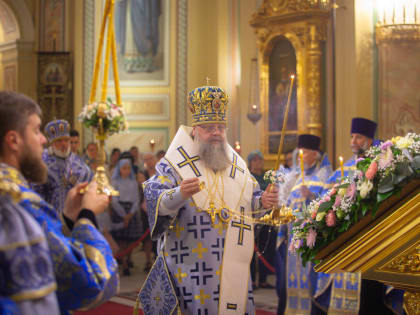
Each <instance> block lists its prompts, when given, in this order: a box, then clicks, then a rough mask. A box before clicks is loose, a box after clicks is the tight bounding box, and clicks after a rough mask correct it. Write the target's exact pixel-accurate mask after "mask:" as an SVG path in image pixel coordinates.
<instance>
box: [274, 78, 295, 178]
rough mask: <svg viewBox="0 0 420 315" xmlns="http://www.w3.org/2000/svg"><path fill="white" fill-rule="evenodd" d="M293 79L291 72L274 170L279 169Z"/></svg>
mask: <svg viewBox="0 0 420 315" xmlns="http://www.w3.org/2000/svg"><path fill="white" fill-rule="evenodd" d="M294 81H295V76H294V75H293V74H292V75H291V76H290V87H289V95H288V96H287V103H286V109H285V111H284V117H283V128H282V129H281V134H280V144H279V151H278V152H277V161H276V166H275V168H274V169H275V170H278V169H279V166H280V157H281V154H282V152H283V143H284V138H285V134H286V125H287V117H288V115H289V107H290V100H291V98H292V90H293V82H294Z"/></svg>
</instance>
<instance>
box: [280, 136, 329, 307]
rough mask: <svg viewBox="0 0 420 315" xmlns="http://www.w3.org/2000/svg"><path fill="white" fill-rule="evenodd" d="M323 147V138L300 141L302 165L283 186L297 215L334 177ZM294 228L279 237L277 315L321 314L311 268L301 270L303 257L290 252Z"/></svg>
mask: <svg viewBox="0 0 420 315" xmlns="http://www.w3.org/2000/svg"><path fill="white" fill-rule="evenodd" d="M320 143H321V138H319V137H318V136H315V135H310V134H302V135H299V137H298V150H302V153H303V154H302V155H300V157H299V161H298V162H297V163H296V162H295V163H294V169H292V170H291V173H290V175H288V176H287V177H286V179H287V180H286V182H285V183H284V184H283V185H284V186H289V187H292V188H291V190H290V194H289V196H288V199H287V201H286V203H287V205H288V206H289V207H291V208H292V209H293V210H294V211H301V209H302V207H305V206H307V205H309V203H310V202H311V200H313V199H314V198H316V197H318V196H319V195H320V194H322V192H323V191H324V182H325V180H326V179H327V178H328V176H329V175H330V173H331V164H330V162H329V160H328V157H327V155H326V154H325V153H322V152H321V151H320V150H319V148H320ZM301 158H302V159H303V165H304V174H303V176H302V173H301V168H300V167H299V165H301V164H300V163H301V161H300V159H301ZM290 182H292V183H294V184H291V183H290ZM281 190H282V188H281ZM283 194H284V193H283ZM291 228H292V224H289V225H283V226H281V227H280V231H279V235H278V242H277V244H278V250H277V261H276V273H277V293H278V295H279V307H278V314H283V312H284V313H285V314H322V310H321V309H319V308H318V307H317V305H316V304H315V303H314V302H313V299H312V298H313V294H314V289H315V286H316V280H317V274H316V273H315V272H314V270H313V266H312V264H310V263H308V264H306V266H305V267H304V266H302V261H301V259H300V257H299V256H297V255H296V254H295V253H292V252H290V251H288V246H287V244H288V242H289V241H290V238H291V233H290V232H291Z"/></svg>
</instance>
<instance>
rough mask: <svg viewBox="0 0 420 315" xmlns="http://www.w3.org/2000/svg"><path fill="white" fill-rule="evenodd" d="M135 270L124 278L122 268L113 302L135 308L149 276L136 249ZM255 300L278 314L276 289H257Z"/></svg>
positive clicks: (272, 276)
mask: <svg viewBox="0 0 420 315" xmlns="http://www.w3.org/2000/svg"><path fill="white" fill-rule="evenodd" d="M132 259H133V263H134V268H131V269H130V271H131V275H130V276H123V275H122V269H121V268H120V280H121V281H120V292H119V294H118V295H117V296H116V297H113V298H112V299H111V301H113V302H117V303H120V304H124V305H129V306H134V300H135V297H136V294H135V292H138V290H139V289H140V288H141V286H142V285H143V282H144V280H145V279H146V276H147V274H146V273H145V272H144V271H143V268H144V266H145V258H144V253H143V252H142V251H140V249H139V248H136V249H134V251H133V255H132ZM267 282H268V283H270V284H272V285H275V276H274V275H270V276H268V280H267ZM254 300H255V304H256V307H257V308H258V309H263V310H265V311H269V312H273V314H275V313H276V312H277V301H278V299H277V295H276V290H275V289H257V290H255V291H254Z"/></svg>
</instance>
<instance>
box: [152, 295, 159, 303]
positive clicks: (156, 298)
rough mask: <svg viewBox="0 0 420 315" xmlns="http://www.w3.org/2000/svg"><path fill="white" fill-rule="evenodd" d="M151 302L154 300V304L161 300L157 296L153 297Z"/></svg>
mask: <svg viewBox="0 0 420 315" xmlns="http://www.w3.org/2000/svg"><path fill="white" fill-rule="evenodd" d="M153 300H155V301H156V302H159V301H160V300H161V298H160V297H159V296H155V297H154V298H153Z"/></svg>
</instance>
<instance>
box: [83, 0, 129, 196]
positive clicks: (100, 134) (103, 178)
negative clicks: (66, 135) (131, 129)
mask: <svg viewBox="0 0 420 315" xmlns="http://www.w3.org/2000/svg"><path fill="white" fill-rule="evenodd" d="M114 2H115V0H107V1H106V4H105V9H104V15H103V18H102V25H101V31H100V35H99V45H98V51H97V53H96V59H95V68H94V74H93V80H92V88H91V91H90V98H89V104H93V103H95V99H96V91H97V86H98V78H99V69H100V66H101V56H102V49H103V46H104V37H105V31H106V28H107V27H106V26H108V28H107V40H106V49H105V62H104V70H103V80H102V93H101V99H100V102H99V105H98V111H97V115H98V117H99V121H98V125H97V126H94V127H95V128H94V129H95V133H96V139H98V141H99V161H98V166H97V168H96V172H95V176H94V180H95V181H96V182H97V185H98V186H97V192H98V193H99V194H105V195H108V196H118V195H119V192H118V191H116V190H115V189H114V188H113V187H112V185H111V183H110V181H109V179H108V175H107V171H106V165H105V140H106V139H107V138H108V136H109V133H108V131H107V130H106V129H105V128H104V121H103V120H104V118H106V114H105V111H104V110H101V109H103V108H101V103H105V102H106V97H107V86H108V73H109V60H110V54H111V53H112V65H113V75H114V82H115V96H116V103H117V105H118V106H122V102H121V92H120V82H119V77H118V64H117V52H116V44H115V30H114ZM104 105H105V104H104ZM105 106H106V105H105Z"/></svg>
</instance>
